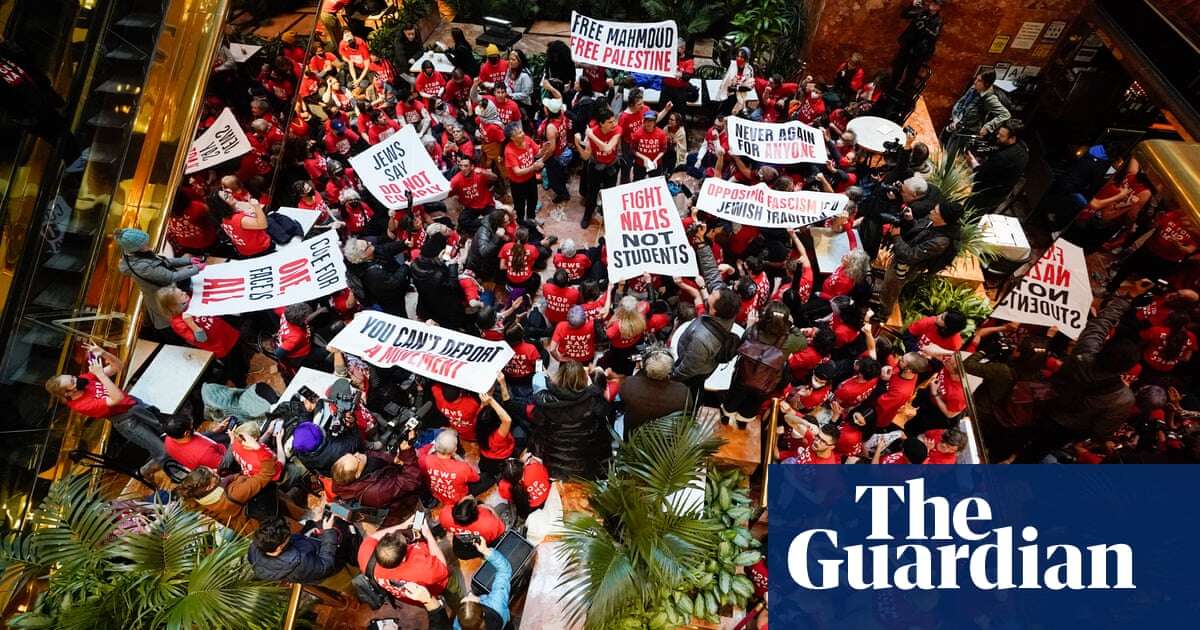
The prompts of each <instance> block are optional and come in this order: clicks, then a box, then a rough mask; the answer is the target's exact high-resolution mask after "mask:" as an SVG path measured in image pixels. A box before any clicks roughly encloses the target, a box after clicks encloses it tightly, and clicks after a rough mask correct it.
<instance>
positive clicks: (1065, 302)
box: [992, 238, 1092, 339]
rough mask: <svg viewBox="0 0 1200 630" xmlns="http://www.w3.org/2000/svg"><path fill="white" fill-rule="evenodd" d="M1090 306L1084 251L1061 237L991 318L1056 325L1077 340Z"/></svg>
mask: <svg viewBox="0 0 1200 630" xmlns="http://www.w3.org/2000/svg"><path fill="white" fill-rule="evenodd" d="M1091 306H1092V284H1091V280H1090V279H1089V278H1088V269H1087V260H1086V258H1085V257H1084V254H1083V250H1082V249H1080V248H1079V246H1078V245H1075V244H1074V243H1071V242H1070V241H1064V240H1063V239H1061V238H1060V239H1058V240H1057V241H1054V245H1052V246H1051V247H1050V248H1049V249H1047V250H1046V253H1045V254H1042V257H1041V258H1040V259H1038V261H1037V264H1036V265H1034V266H1033V267H1031V268H1030V269H1029V272H1028V273H1026V274H1025V275H1024V276H1022V277H1021V279H1020V280H1018V281H1017V286H1015V287H1013V290H1012V291H1009V292H1008V294H1007V295H1005V296H1004V298H1003V299H1001V300H1000V303H999V304H997V305H996V309H995V310H993V311H992V317H996V318H998V319H1003V320H1007V321H1010V322H1020V323H1022V324H1033V325H1035V326H1057V327H1058V329H1059V330H1060V331H1062V333H1063V334H1065V335H1066V336H1068V337H1070V338H1071V339H1078V338H1079V334H1080V333H1082V332H1083V327H1084V325H1085V324H1087V320H1088V311H1089V310H1090V309H1091Z"/></svg>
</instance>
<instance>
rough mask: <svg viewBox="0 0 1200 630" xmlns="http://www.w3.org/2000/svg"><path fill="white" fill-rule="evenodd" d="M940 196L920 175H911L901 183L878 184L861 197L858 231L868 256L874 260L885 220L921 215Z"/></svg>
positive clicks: (893, 221) (891, 221)
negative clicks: (860, 219) (871, 193)
mask: <svg viewBox="0 0 1200 630" xmlns="http://www.w3.org/2000/svg"><path fill="white" fill-rule="evenodd" d="M931 192H932V193H934V194H931ZM940 196H941V193H940V192H938V191H937V189H936V188H935V187H933V186H930V185H929V182H927V181H925V179H924V178H922V177H917V176H912V177H909V178H908V179H905V180H904V181H903V182H902V183H897V184H892V185H889V186H882V187H880V188H878V189H876V191H875V194H873V195H871V196H870V197H868V198H867V199H865V200H863V203H862V205H861V206H860V208H861V209H862V221H861V222H860V223H859V225H858V234H859V238H860V240H861V241H862V246H863V250H864V251H866V252H867V255H868V256H870V259H871V260H875V256H876V255H878V254H879V247H880V245H881V243H882V241H883V226H884V224H885V223H890V224H892V225H896V224H899V223H901V222H902V221H904V220H905V219H907V220H909V221H913V220H917V219H922V218H924V217H925V216H927V215H928V214H929V213H930V211H932V210H933V207H934V206H936V205H937V203H938V202H939V201H940V199H938V197H940Z"/></svg>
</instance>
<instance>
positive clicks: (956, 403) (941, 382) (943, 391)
mask: <svg viewBox="0 0 1200 630" xmlns="http://www.w3.org/2000/svg"><path fill="white" fill-rule="evenodd" d="M949 373H950V368H942V371H941V372H938V375H937V376H935V377H934V379H933V384H932V385H930V387H932V388H933V391H935V392H937V395H938V396H940V397H941V399H942V402H943V403H944V404H945V405H946V409H948V410H949V411H950V415H951V416H954V415H957V414H960V413H962V412H963V411H965V410H966V409H967V394H966V392H965V391H964V390H963V384H962V381H956V380H953V379H951V378H950V377H949V376H947V374H949Z"/></svg>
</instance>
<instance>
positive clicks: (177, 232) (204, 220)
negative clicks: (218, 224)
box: [167, 201, 217, 251]
mask: <svg viewBox="0 0 1200 630" xmlns="http://www.w3.org/2000/svg"><path fill="white" fill-rule="evenodd" d="M167 237H168V238H170V239H171V242H172V243H175V245H176V246H177V247H179V248H180V249H185V250H193V251H202V250H205V249H207V248H209V247H212V245H213V243H215V242H217V228H215V227H213V225H212V224H211V223H209V221H208V206H206V205H205V204H204V202H202V201H191V202H189V203H188V207H187V209H186V210H184V211H183V216H178V217H176V216H173V217H171V219H170V220H169V221H168V222H167Z"/></svg>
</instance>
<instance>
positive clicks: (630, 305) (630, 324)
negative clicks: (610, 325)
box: [616, 295, 646, 339]
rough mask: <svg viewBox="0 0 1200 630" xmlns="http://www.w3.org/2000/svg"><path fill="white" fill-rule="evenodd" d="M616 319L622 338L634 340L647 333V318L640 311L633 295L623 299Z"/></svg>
mask: <svg viewBox="0 0 1200 630" xmlns="http://www.w3.org/2000/svg"><path fill="white" fill-rule="evenodd" d="M616 318H617V327H618V328H619V329H620V331H621V337H622V338H625V339H632V338H634V337H637V336H639V335H641V334H642V333H643V332H645V331H646V318H645V317H644V316H643V315H642V313H641V311H639V310H638V301H637V298H635V297H633V296H631V295H627V296H625V297H623V298H621V302H620V305H619V306H617V313H616Z"/></svg>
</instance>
